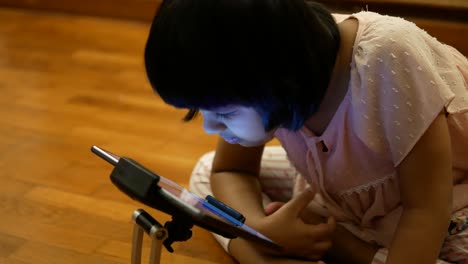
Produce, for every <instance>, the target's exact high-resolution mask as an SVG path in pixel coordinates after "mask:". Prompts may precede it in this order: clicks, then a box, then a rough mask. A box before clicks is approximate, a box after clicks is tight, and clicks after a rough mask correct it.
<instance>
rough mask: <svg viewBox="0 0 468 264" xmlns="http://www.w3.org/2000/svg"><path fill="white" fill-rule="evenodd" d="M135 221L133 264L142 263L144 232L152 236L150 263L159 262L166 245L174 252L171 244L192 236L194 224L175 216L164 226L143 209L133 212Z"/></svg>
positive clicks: (156, 263) (157, 263)
mask: <svg viewBox="0 0 468 264" xmlns="http://www.w3.org/2000/svg"><path fill="white" fill-rule="evenodd" d="M132 219H133V222H134V228H133V243H132V257H131V261H132V262H131V263H132V264H141V253H142V245H143V232H145V233H147V234H148V235H149V236H150V237H151V253H150V258H149V264H159V263H160V262H161V250H162V246H163V245H164V246H165V247H166V249H167V250H168V251H169V252H171V253H172V252H174V249H172V247H171V245H172V243H173V242H176V241H186V240H188V239H189V238H191V237H192V231H191V230H190V229H191V228H192V226H193V224H192V223H189V222H187V221H180V220H178V219H176V218H174V217H173V219H172V221H168V222H166V223H165V224H164V226H162V225H161V224H160V223H159V222H158V221H156V220H155V219H154V218H153V217H152V216H151V215H149V214H148V213H147V212H146V211H144V210H143V209H138V210H135V211H134V212H133V216H132Z"/></svg>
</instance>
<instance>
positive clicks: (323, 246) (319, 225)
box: [256, 189, 336, 260]
mask: <svg viewBox="0 0 468 264" xmlns="http://www.w3.org/2000/svg"><path fill="white" fill-rule="evenodd" d="M314 196H315V192H313V191H311V190H309V189H308V190H305V191H304V192H302V193H300V194H299V195H298V196H296V197H294V198H293V199H291V200H290V201H289V202H287V203H284V204H282V203H272V204H270V205H269V206H267V207H266V208H265V213H266V214H267V217H265V218H264V219H263V220H261V221H260V222H258V223H257V225H256V228H257V229H258V230H259V231H260V232H261V233H263V234H264V235H266V236H268V237H269V238H271V239H272V240H273V241H275V242H276V243H278V244H279V245H281V246H282V247H283V248H284V250H283V251H282V252H275V253H272V252H270V253H272V254H278V253H279V254H280V255H284V256H296V257H304V258H307V259H311V260H318V259H320V258H321V256H323V254H325V252H326V251H327V250H328V249H329V248H330V247H331V245H332V234H333V232H334V230H335V227H336V223H335V220H334V219H333V218H329V219H328V220H327V221H325V219H324V218H322V217H321V216H318V215H315V214H313V213H311V212H310V211H308V210H305V208H306V206H307V205H308V204H309V202H310V201H311V200H312V199H313V198H314Z"/></svg>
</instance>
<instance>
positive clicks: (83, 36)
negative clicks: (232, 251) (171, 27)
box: [0, 8, 232, 264]
mask: <svg viewBox="0 0 468 264" xmlns="http://www.w3.org/2000/svg"><path fill="white" fill-rule="evenodd" d="M0 17H2V23H0V55H1V56H0V90H1V91H2V96H1V97H0V116H1V117H2V118H0V150H1V151H0V180H1V182H2V184H1V185H0V214H1V215H2V217H1V218H0V263H8V264H32V263H34V264H37V263H39V264H40V263H48V264H49V263H128V256H129V254H130V251H128V249H129V245H130V241H131V236H132V231H133V223H132V222H131V215H132V213H133V211H134V210H135V209H137V208H144V209H146V210H147V211H148V212H149V213H150V214H151V215H153V216H154V217H155V218H157V219H158V220H159V221H161V222H165V221H168V220H170V218H169V216H167V215H164V214H163V213H161V212H157V211H156V210H155V209H152V208H147V207H145V206H143V205H141V204H139V203H137V202H136V201H134V200H131V199H130V198H129V197H127V196H126V195H125V194H123V193H122V192H120V191H119V190H118V189H117V188H116V187H115V186H114V185H113V184H112V183H111V182H110V180H109V174H110V172H111V169H112V167H111V166H110V165H109V164H107V163H106V162H104V161H103V160H101V159H100V158H98V157H97V156H95V155H94V154H93V153H91V151H90V147H91V146H92V145H94V144H97V145H100V146H102V147H104V148H107V149H109V150H112V151H114V152H116V153H117V154H120V155H126V156H130V157H132V158H134V159H136V160H137V161H139V162H141V163H142V164H145V165H146V166H147V167H149V168H151V169H153V170H155V171H157V172H158V173H161V174H163V175H167V176H170V177H171V178H172V179H173V180H175V181H177V182H179V183H180V184H181V185H183V186H187V184H188V177H189V176H190V173H191V170H192V169H193V166H194V164H195V162H196V161H197V159H198V158H199V157H200V155H201V154H203V153H204V152H206V151H208V150H211V149H212V148H213V147H214V143H215V141H216V138H214V137H210V136H207V135H205V134H204V133H203V131H202V129H201V127H200V121H201V120H197V121H195V122H193V123H190V124H184V123H183V122H181V118H182V116H183V115H184V112H183V111H178V110H176V109H174V108H171V107H168V106H166V105H165V104H164V103H163V102H162V101H161V100H160V99H158V98H157V96H155V95H154V93H153V91H152V89H151V88H150V86H149V84H148V83H147V80H146V77H145V74H144V69H143V65H142V55H141V54H142V48H143V44H144V42H145V38H146V32H147V28H148V24H147V23H144V22H135V21H122V20H115V19H102V18H93V17H79V16H68V15H60V14H48V13H43V12H32V11H26V10H16V9H2V8H0ZM77 29H79V30H77ZM181 132H183V133H181ZM187 243H190V246H187V245H185V243H180V244H178V245H177V244H175V245H174V248H176V252H175V253H174V254H172V255H170V256H169V258H171V261H174V262H172V263H175V264H178V263H232V261H231V262H229V261H230V258H229V256H227V255H226V254H225V253H224V252H223V250H222V249H221V248H220V247H219V246H218V245H217V243H216V242H215V241H214V239H213V237H212V236H211V234H210V233H209V232H207V231H206V230H202V229H197V230H194V235H193V238H192V239H191V240H190V241H188V242H187ZM115 245H117V246H115ZM119 245H124V246H119Z"/></svg>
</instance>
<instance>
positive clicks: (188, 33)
mask: <svg viewBox="0 0 468 264" xmlns="http://www.w3.org/2000/svg"><path fill="white" fill-rule="evenodd" d="M339 45H340V34H339V31H338V27H337V24H336V22H335V21H334V19H333V17H332V16H331V14H330V12H329V11H328V10H326V9H325V8H324V7H323V6H321V5H320V4H318V3H315V2H312V1H307V2H306V1H304V0H164V1H163V2H162V3H161V6H160V8H159V10H158V12H157V13H156V16H155V17H154V20H153V22H152V24H151V28H150V32H149V36H148V40H147V43H146V48H145V66H146V72H147V76H148V79H149V81H150V83H151V85H152V87H153V88H154V90H155V91H156V93H157V94H158V95H159V96H160V97H161V98H162V99H163V100H164V101H165V102H166V103H168V104H170V105H173V106H175V107H178V108H187V109H189V112H188V114H187V115H186V116H185V118H184V120H186V121H188V120H191V119H192V118H193V117H194V116H195V115H196V114H197V112H198V110H199V109H213V108H216V107H220V106H226V105H242V106H248V107H253V108H254V109H256V110H257V111H258V112H259V113H260V115H261V116H262V118H263V122H264V126H265V130H266V131H268V130H270V129H272V128H275V127H285V128H289V129H291V130H297V129H299V128H300V127H301V126H302V125H303V124H304V122H305V121H306V120H307V118H309V117H310V116H311V115H312V114H314V113H315V112H316V111H317V109H318V107H319V105H320V103H321V101H322V98H323V96H324V94H325V90H326V89H327V87H328V83H329V81H330V77H331V73H332V70H333V67H334V64H335V59H336V55H337V52H338V49H339Z"/></svg>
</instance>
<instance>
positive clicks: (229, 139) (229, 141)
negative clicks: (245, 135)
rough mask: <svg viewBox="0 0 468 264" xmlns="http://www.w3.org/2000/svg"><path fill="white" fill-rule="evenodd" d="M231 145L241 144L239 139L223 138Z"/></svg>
mask: <svg viewBox="0 0 468 264" xmlns="http://www.w3.org/2000/svg"><path fill="white" fill-rule="evenodd" d="M223 139H224V140H225V141H226V142H227V143H229V144H236V143H237V142H239V138H236V137H232V138H223Z"/></svg>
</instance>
